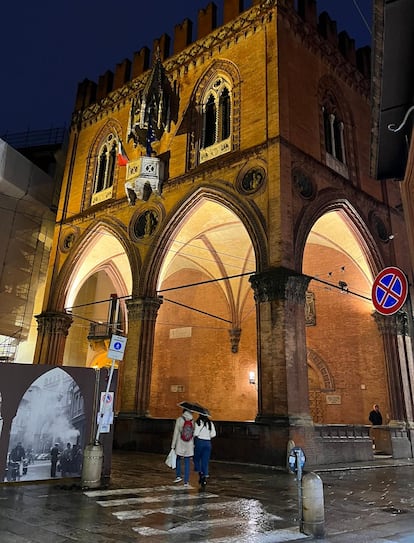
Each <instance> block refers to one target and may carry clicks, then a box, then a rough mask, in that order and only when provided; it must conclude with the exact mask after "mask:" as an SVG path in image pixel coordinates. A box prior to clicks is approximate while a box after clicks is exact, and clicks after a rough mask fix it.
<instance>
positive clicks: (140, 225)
mask: <svg viewBox="0 0 414 543" xmlns="http://www.w3.org/2000/svg"><path fill="white" fill-rule="evenodd" d="M159 221H160V217H159V213H158V211H157V210H156V209H147V210H146V211H144V212H143V213H140V214H139V215H138V216H137V217H135V218H133V220H132V221H131V224H130V228H129V231H130V237H131V239H132V240H133V241H139V240H141V239H142V238H149V237H150V236H152V235H153V233H154V232H155V230H156V228H157V226H158V223H159Z"/></svg>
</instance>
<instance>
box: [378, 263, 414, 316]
mask: <svg viewBox="0 0 414 543" xmlns="http://www.w3.org/2000/svg"><path fill="white" fill-rule="evenodd" d="M407 294H408V281H407V277H406V276H405V274H404V272H402V271H401V270H400V269H399V268H395V267H394V266H390V267H388V268H384V269H383V270H382V271H380V273H379V274H378V275H377V277H376V278H375V280H374V283H373V285H372V293H371V295H372V303H373V304H374V307H375V309H376V310H377V311H378V313H381V315H393V314H394V313H396V312H397V311H399V310H400V309H401V307H402V306H403V305H404V303H405V300H406V299H407Z"/></svg>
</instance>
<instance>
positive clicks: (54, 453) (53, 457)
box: [50, 443, 60, 477]
mask: <svg viewBox="0 0 414 543" xmlns="http://www.w3.org/2000/svg"><path fill="white" fill-rule="evenodd" d="M59 453H60V451H59V443H55V444H54V445H53V447H52V448H51V449H50V476H51V477H56V466H57V463H58V460H59Z"/></svg>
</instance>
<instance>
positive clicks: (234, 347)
mask: <svg viewBox="0 0 414 543" xmlns="http://www.w3.org/2000/svg"><path fill="white" fill-rule="evenodd" d="M229 335H230V343H231V352H232V353H237V352H238V351H239V343H240V336H241V328H231V329H230V330H229Z"/></svg>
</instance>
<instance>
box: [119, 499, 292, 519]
mask: <svg viewBox="0 0 414 543" xmlns="http://www.w3.org/2000/svg"><path fill="white" fill-rule="evenodd" d="M249 505H250V500H248V499H242V500H237V501H235V500H232V501H227V502H213V503H200V510H201V509H202V510H203V511H221V510H222V509H223V508H224V509H226V513H228V512H230V511H233V510H236V511H238V512H239V511H240V509H241V508H242V507H243V506H246V507H248V506H249ZM189 511H191V512H192V513H194V511H197V509H196V510H194V506H193V505H179V506H174V507H160V508H159V509H154V508H151V509H140V510H134V511H116V512H114V513H112V514H113V515H114V516H115V517H116V518H117V519H119V520H137V519H141V518H144V517H146V516H148V515H152V514H154V513H157V514H158V513H162V514H164V515H183V514H185V513H188V512H189ZM267 518H271V519H273V520H283V519H282V517H278V516H276V515H267ZM239 522H240V519H239Z"/></svg>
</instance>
